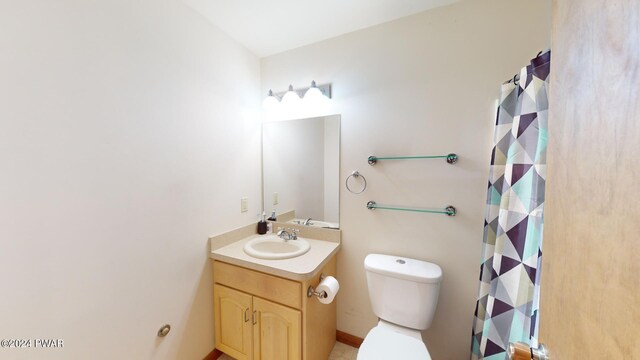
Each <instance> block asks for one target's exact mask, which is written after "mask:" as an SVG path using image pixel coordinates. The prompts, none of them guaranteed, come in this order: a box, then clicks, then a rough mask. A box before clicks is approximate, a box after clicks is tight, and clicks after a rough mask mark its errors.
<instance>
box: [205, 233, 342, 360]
mask: <svg viewBox="0 0 640 360" xmlns="http://www.w3.org/2000/svg"><path fill="white" fill-rule="evenodd" d="M301 231H302V233H301V235H302V236H304V235H308V234H309V233H311V234H312V235H313V234H315V233H316V232H314V231H313V230H311V229H309V230H306V231H305V229H301ZM316 231H317V230H316ZM325 231H326V230H325ZM334 232H335V231H334ZM336 233H337V234H338V241H337V242H335V241H324V240H318V239H313V238H309V237H305V240H307V241H309V243H310V244H311V248H310V250H309V251H308V252H307V253H305V254H303V255H300V256H297V257H294V258H290V259H281V260H267V259H258V258H254V257H251V256H249V255H247V254H246V253H245V252H244V251H243V246H244V245H245V244H246V243H247V242H249V241H250V240H252V239H255V238H256V236H257V235H254V234H251V235H249V236H245V237H242V238H241V239H240V240H236V241H231V240H229V239H226V240H225V239H223V240H218V241H217V240H216V238H212V239H211V247H212V251H211V258H212V259H213V281H214V322H215V345H216V348H217V349H218V350H220V351H222V352H224V353H226V354H228V355H230V356H232V357H234V358H236V359H238V360H246V359H256V360H258V359H260V360H269V359H273V360H285V359H290V360H297V359H303V360H326V359H327V358H328V356H329V353H330V352H331V350H332V349H333V346H334V345H335V339H336V303H335V301H333V302H332V303H330V304H322V303H320V301H319V300H318V298H316V296H314V295H311V296H307V295H308V294H307V292H308V289H309V287H312V288H313V289H315V287H316V286H317V285H318V284H319V283H320V277H321V275H324V276H329V275H330V276H336V253H337V252H338V250H339V248H340V243H339V231H338V232H336ZM240 236H241V235H240ZM320 237H321V236H320ZM334 237H335V236H334ZM290 241H296V240H290ZM224 243H227V244H226V245H224V246H220V245H221V244H224Z"/></svg>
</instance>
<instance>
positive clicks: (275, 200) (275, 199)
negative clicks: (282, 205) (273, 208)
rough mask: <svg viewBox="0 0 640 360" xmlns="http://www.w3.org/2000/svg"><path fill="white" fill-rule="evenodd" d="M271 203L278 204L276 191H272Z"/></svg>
mask: <svg viewBox="0 0 640 360" xmlns="http://www.w3.org/2000/svg"><path fill="white" fill-rule="evenodd" d="M273 205H278V193H277V192H274V193H273Z"/></svg>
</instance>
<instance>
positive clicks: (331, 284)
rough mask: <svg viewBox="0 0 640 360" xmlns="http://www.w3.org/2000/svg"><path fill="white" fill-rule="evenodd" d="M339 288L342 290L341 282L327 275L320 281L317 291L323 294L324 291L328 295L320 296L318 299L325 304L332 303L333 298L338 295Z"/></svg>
mask: <svg viewBox="0 0 640 360" xmlns="http://www.w3.org/2000/svg"><path fill="white" fill-rule="evenodd" d="M338 290H340V283H338V280H336V278H334V277H333V276H326V277H325V278H324V279H322V281H320V284H318V287H317V288H316V291H317V292H319V293H321V294H322V292H323V291H324V292H325V293H326V294H327V295H326V297H323V296H319V297H318V300H320V302H321V303H323V304H331V302H332V301H333V298H335V297H336V294H337V293H338Z"/></svg>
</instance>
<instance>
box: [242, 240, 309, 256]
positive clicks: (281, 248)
mask: <svg viewBox="0 0 640 360" xmlns="http://www.w3.org/2000/svg"><path fill="white" fill-rule="evenodd" d="M310 248H311V245H309V242H308V241H307V240H305V239H302V238H298V240H288V241H284V240H283V239H281V238H279V237H278V236H276V235H261V236H259V237H257V238H254V239H251V240H249V241H247V243H246V244H244V248H243V250H244V252H245V253H246V254H247V255H249V256H253V257H254V258H258V259H267V260H278V259H290V258H294V257H296V256H300V255H302V254H305V253H306V252H307V251H309V249H310Z"/></svg>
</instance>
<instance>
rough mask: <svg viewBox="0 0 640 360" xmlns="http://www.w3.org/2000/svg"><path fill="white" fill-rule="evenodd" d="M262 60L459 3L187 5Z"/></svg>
mask: <svg viewBox="0 0 640 360" xmlns="http://www.w3.org/2000/svg"><path fill="white" fill-rule="evenodd" d="M183 1H184V2H185V3H187V4H188V5H189V6H190V7H192V8H193V9H195V10H196V11H198V12H199V13H201V14H202V15H204V17H206V18H207V19H209V21H211V22H212V23H213V24H214V25H216V26H217V27H219V28H220V29H222V31H224V32H226V33H227V34H228V35H229V36H231V37H232V38H233V39H235V40H236V41H238V42H239V43H241V44H243V45H244V46H246V47H247V48H248V49H249V50H251V51H252V52H253V53H255V54H256V55H258V56H259V57H264V56H269V55H273V54H276V53H279V52H283V51H286V50H289V49H293V48H297V47H300V46H303V45H307V44H311V43H314V42H317V41H320V40H324V39H328V38H332V37H335V36H338V35H342V34H345V33H348V32H352V31H355V30H359V29H363V28H366V27H369V26H373V25H377V24H381V23H384V22H387V21H391V20H394V19H398V18H401V17H404V16H408V15H411V14H415V13H419V12H422V11H425V10H429V9H432V8H435V7H438V6H443V5H447V4H451V3H454V2H457V1H459V0H321V1H318V0H315V1H314V0H183Z"/></svg>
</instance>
